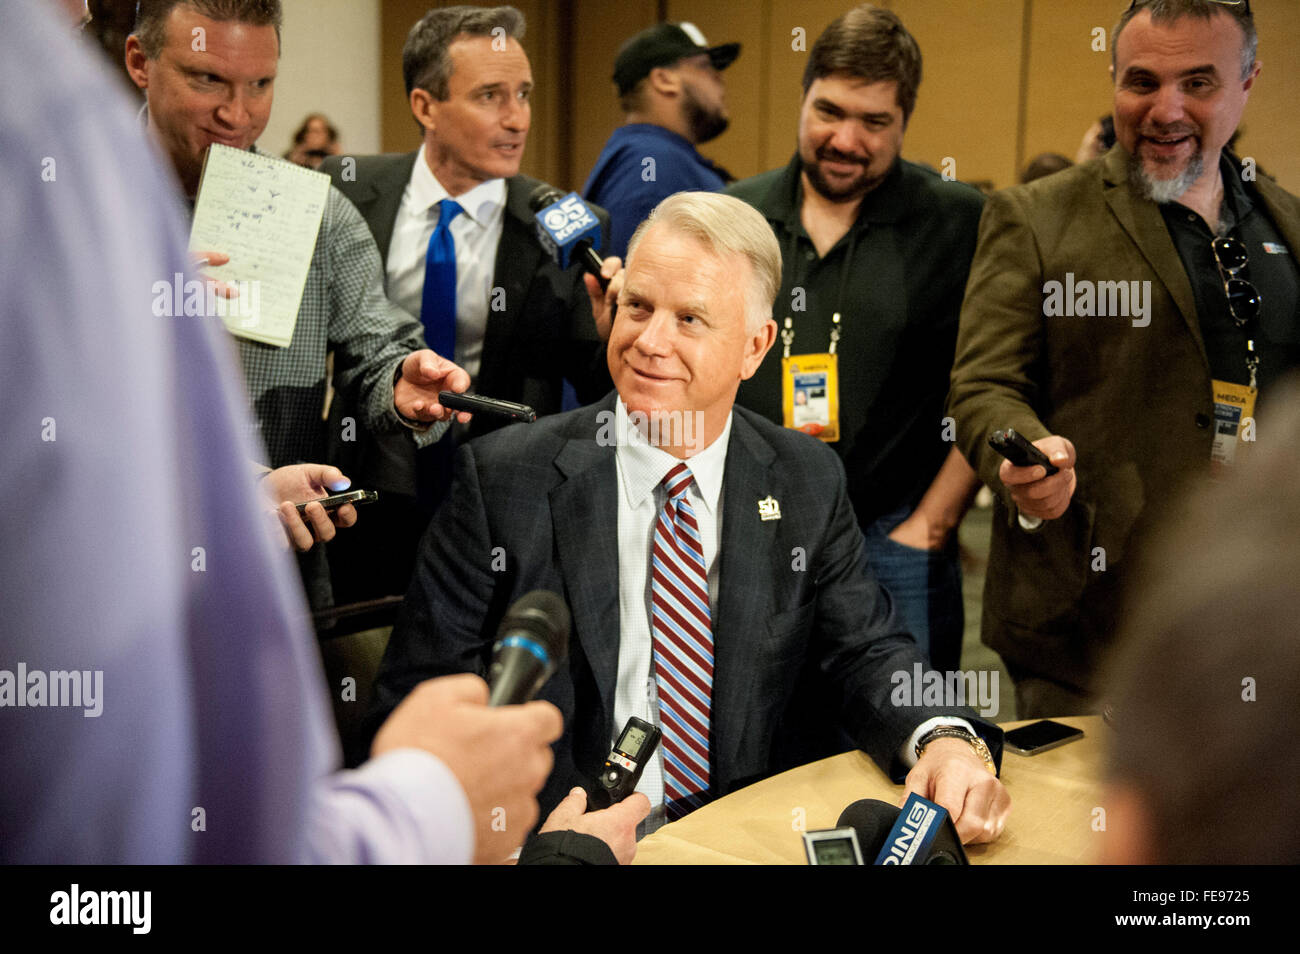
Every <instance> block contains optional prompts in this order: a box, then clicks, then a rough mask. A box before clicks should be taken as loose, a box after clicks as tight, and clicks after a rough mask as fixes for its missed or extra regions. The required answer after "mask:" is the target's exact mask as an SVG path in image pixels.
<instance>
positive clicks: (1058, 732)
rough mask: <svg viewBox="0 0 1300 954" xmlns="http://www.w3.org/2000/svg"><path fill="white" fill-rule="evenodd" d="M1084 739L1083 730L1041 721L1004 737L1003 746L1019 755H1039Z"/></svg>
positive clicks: (1011, 731)
mask: <svg viewBox="0 0 1300 954" xmlns="http://www.w3.org/2000/svg"><path fill="white" fill-rule="evenodd" d="M1082 738H1083V730H1082V729H1076V728H1074V727H1073V726H1068V725H1065V724H1064V723H1062V722H1053V721H1052V720H1051V719H1040V720H1039V721H1038V722H1031V723H1029V725H1022V726H1021V727H1020V728H1018V729H1012V730H1010V731H1009V732H1007V734H1006V735H1005V736H1003V739H1002V744H1003V745H1005V746H1006V747H1007V748H1008V749H1010V750H1011V751H1012V752H1015V753H1016V754H1017V755H1037V754H1038V753H1039V752H1046V751H1047V750H1048V749H1054V748H1056V747H1057V746H1058V745H1065V743H1067V742H1073V741H1074V740H1075V739H1082Z"/></svg>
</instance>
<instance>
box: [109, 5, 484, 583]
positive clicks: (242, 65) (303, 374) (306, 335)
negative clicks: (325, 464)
mask: <svg viewBox="0 0 1300 954" xmlns="http://www.w3.org/2000/svg"><path fill="white" fill-rule="evenodd" d="M225 6H226V8H227V9H223V8H218V7H214V6H212V5H210V4H207V3H205V2H204V0H190V2H185V3H182V2H180V0H153V2H150V3H143V4H141V5H140V8H139V11H138V13H137V22H136V28H135V32H134V33H133V34H132V36H131V37H130V38H129V40H128V41H127V46H126V64H127V70H128V72H129V73H130V74H131V76H132V78H133V79H134V80H135V82H136V84H137V85H138V86H139V87H140V88H141V89H142V90H144V93H145V97H146V101H147V112H148V123H149V128H150V130H151V132H152V133H153V134H154V135H155V137H156V138H157V140H158V142H159V144H160V145H161V146H162V148H163V150H164V152H165V153H166V154H167V156H168V158H170V159H171V162H172V165H173V167H174V168H175V170H176V174H177V176H178V177H179V179H180V184H181V186H182V188H183V189H184V192H185V194H186V196H187V197H190V198H191V199H192V198H193V196H194V195H195V194H196V193H197V191H198V185H199V178H200V174H201V172H202V169H203V159H204V156H205V153H206V150H207V148H208V146H209V145H210V144H212V143H214V142H215V143H221V144H223V145H226V146H231V147H233V148H237V149H251V148H252V147H253V144H254V142H256V140H257V138H258V136H259V135H260V134H261V133H262V130H263V129H264V128H265V127H266V124H267V121H268V120H269V119H270V114H271V103H272V89H273V84H274V80H275V73H276V67H277V62H278V59H279V52H280V49H279V48H280V44H279V34H280V15H279V5H278V4H265V3H254V2H249V3H247V4H245V5H244V8H243V9H241V10H238V11H236V12H235V13H234V14H233V16H232V15H231V14H230V13H229V10H228V7H229V5H228V4H227V5H225ZM209 14H211V15H209ZM219 16H227V17H230V18H229V19H216V18H215V17H219ZM203 254H204V256H205V257H206V258H207V259H208V264H209V266H213V267H215V266H220V265H221V264H223V263H224V262H225V261H226V257H225V256H224V255H222V254H221V253H220V250H219V249H218V250H213V251H212V252H208V253H203ZM213 277H218V274H214V276H213ZM238 348H239V353H240V361H241V364H242V366H243V370H244V377H245V383H246V386H247V389H248V395H249V400H250V403H251V405H252V410H253V412H254V416H255V419H256V421H257V426H258V428H259V430H260V432H261V434H260V436H261V439H262V443H263V444H264V446H265V447H266V452H267V461H266V462H267V463H268V464H269V465H270V466H271V467H272V468H282V467H286V466H288V465H293V464H297V463H300V462H311V461H320V460H322V459H323V458H324V456H325V450H326V434H325V426H324V423H323V420H322V409H323V407H324V402H325V378H326V356H327V355H328V354H329V353H330V352H333V354H334V369H333V380H334V385H335V387H337V388H339V389H340V390H343V389H347V388H349V387H351V386H352V385H354V384H355V383H357V382H359V385H360V387H359V393H360V396H361V400H360V408H361V411H362V419H361V420H359V421H357V422H356V425H357V427H358V428H369V429H370V430H371V431H374V432H377V433H385V432H389V433H391V432H395V431H401V430H402V429H403V428H405V429H407V430H408V431H409V432H410V434H411V437H412V439H413V440H414V442H415V444H416V445H417V446H420V447H423V446H427V445H428V444H431V443H433V442H435V441H436V440H438V439H439V438H440V437H441V436H442V434H443V433H444V432H445V430H446V428H447V424H446V423H445V422H446V421H447V420H448V419H450V417H451V412H449V411H447V410H446V409H444V408H443V407H442V406H441V405H440V404H438V392H439V391H440V390H453V391H463V390H465V389H466V388H467V387H468V386H469V376H468V375H466V374H465V372H464V371H463V370H462V369H460V368H459V367H457V366H456V365H455V364H454V363H452V362H451V361H449V360H447V359H445V358H442V357H440V356H438V355H437V354H435V353H434V352H433V351H430V350H428V349H427V348H426V347H425V343H424V338H423V335H422V333H421V327H420V324H419V322H418V321H416V320H415V319H414V318H412V317H411V316H410V315H409V314H407V313H406V312H405V311H402V310H401V309H400V308H398V307H397V306H395V305H393V304H392V303H391V302H389V300H388V298H387V297H386V296H385V294H384V287H383V272H382V267H381V265H380V258H379V252H378V250H377V248H376V247H375V243H374V239H373V238H372V237H371V234H370V230H369V229H368V228H367V226H366V224H365V222H364V221H363V220H362V218H361V216H360V215H359V214H358V213H357V211H356V209H355V208H354V207H353V206H352V204H351V203H349V202H348V201H347V200H346V199H345V198H344V197H343V196H342V194H341V193H340V192H339V191H338V190H337V189H335V188H333V187H331V188H330V191H329V198H328V201H327V203H326V208H325V212H324V216H323V218H322V220H321V225H320V231H319V233H318V235H317V239H316V248H315V251H314V254H313V256H312V261H311V268H310V271H309V272H308V275H307V282H306V287H305V289H304V291H303V297H302V303H301V305H300V307H299V311H298V318H297V323H296V325H295V327H294V331H293V337H292V340H291V341H290V343H289V345H288V347H276V346H274V345H268V344H262V343H260V342H255V341H249V340H245V339H240V340H239V341H238ZM461 417H462V419H467V418H468V416H467V415H462V416H461ZM320 489H321V490H324V489H326V488H320ZM317 495H319V494H316V493H313V494H309V496H317ZM315 509H319V508H315ZM281 510H282V512H283V511H285V510H289V511H291V510H292V508H285V507H282V508H281ZM290 517H292V514H290ZM335 519H336V521H337V522H339V523H340V524H342V525H346V524H348V523H351V522H352V520H353V519H355V514H354V513H352V512H351V508H350V507H349V508H343V509H341V510H340V511H339V512H338V513H337V514H336V516H335ZM289 529H291V530H292V529H295V528H289ZM318 535H319V534H318ZM292 536H293V535H292V533H291V538H292ZM308 576H309V578H311V577H315V576H317V573H315V572H313V573H310V574H308ZM312 596H313V600H312V601H313V603H314V604H317V605H319V604H320V603H321V602H324V601H326V600H327V597H326V596H325V595H324V594H322V593H317V594H312Z"/></svg>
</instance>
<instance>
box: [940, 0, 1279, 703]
mask: <svg viewBox="0 0 1300 954" xmlns="http://www.w3.org/2000/svg"><path fill="white" fill-rule="evenodd" d="M1256 42H1257V37H1256V32H1255V25H1254V21H1253V19H1252V16H1251V11H1250V4H1249V3H1247V2H1244V0H1242V2H1237V3H1221V2H1214V0H1140V2H1134V3H1132V4H1131V5H1130V7H1129V8H1128V10H1126V11H1125V12H1124V14H1123V15H1122V17H1121V19H1120V21H1119V24H1118V26H1116V28H1115V34H1114V36H1113V38H1112V41H1111V51H1112V54H1113V56H1114V64H1113V70H1114V79H1115V108H1114V114H1115V132H1116V137H1117V143H1116V145H1115V146H1114V147H1113V148H1112V149H1111V151H1110V152H1108V153H1107V154H1106V155H1105V156H1103V157H1102V158H1100V159H1097V160H1094V161H1092V162H1086V163H1083V164H1082V165H1080V166H1076V167H1075V168H1073V169H1067V170H1065V171H1064V172H1060V173H1058V174H1056V175H1054V176H1050V177H1048V178H1046V179H1040V180H1038V181H1037V182H1032V183H1029V184H1027V185H1024V186H1017V187H1015V188H1012V189H1008V190H1006V191H1005V192H1002V193H999V194H997V195H996V196H994V197H993V198H991V199H990V200H989V203H988V207H987V209H986V210H985V213H984V217H983V221H982V223H981V226H980V244H979V250H978V253H977V254H976V257H975V261H974V263H973V264H972V266H971V274H970V283H969V286H968V289H967V294H966V300H965V303H964V305H963V307H962V315H961V331H960V335H959V338H958V349H957V360H956V364H955V366H954V368H953V378H952V398H951V411H952V414H953V416H954V417H955V418H956V420H957V440H958V443H959V444H960V445H961V447H962V450H963V451H964V452H965V453H966V454H967V455H968V456H969V457H970V459H971V461H972V462H973V463H975V464H976V466H977V467H978V468H979V472H980V474H981V475H982V476H983V477H984V478H985V480H986V481H987V482H988V484H989V486H990V487H991V488H993V489H994V490H995V491H996V492H997V504H996V509H995V513H994V521H993V539H992V544H991V549H990V553H989V571H988V576H987V578H986V582H985V592H984V619H983V626H982V637H983V640H984V642H985V643H987V644H988V645H989V646H991V647H992V648H993V649H995V650H997V651H998V653H1000V654H1001V656H1002V658H1003V660H1004V661H1005V662H1006V664H1007V669H1008V671H1009V672H1010V673H1011V676H1012V678H1013V679H1014V680H1015V682H1016V704H1017V714H1018V715H1019V716H1020V717H1021V718H1026V717H1032V716H1040V715H1070V714H1078V713H1082V712H1087V711H1090V710H1092V709H1094V708H1095V707H1096V705H1097V697H1098V696H1099V695H1101V694H1102V693H1104V692H1106V691H1108V690H1109V689H1110V687H1108V686H1103V685H1099V684H1097V681H1096V673H1097V671H1098V667H1099V664H1100V663H1101V661H1102V658H1103V656H1104V653H1105V651H1106V650H1107V649H1108V647H1109V646H1110V644H1111V642H1112V639H1113V634H1114V632H1115V630H1116V628H1117V625H1118V623H1119V621H1120V615H1121V610H1122V607H1123V605H1124V599H1125V598H1130V599H1140V598H1142V597H1144V596H1145V595H1146V594H1145V591H1144V590H1143V589H1142V581H1141V580H1140V579H1138V580H1137V583H1136V585H1135V584H1134V583H1133V582H1132V581H1131V578H1132V577H1133V576H1134V573H1133V567H1134V566H1135V565H1136V558H1137V557H1139V556H1140V554H1141V552H1142V550H1143V548H1144V547H1145V545H1146V541H1147V540H1148V539H1149V538H1150V534H1151V531H1152V529H1153V528H1154V527H1156V526H1158V525H1159V524H1160V523H1162V522H1164V521H1165V520H1167V519H1168V517H1169V516H1170V514H1169V512H1168V511H1169V508H1170V507H1171V504H1174V503H1175V502H1176V501H1178V500H1180V491H1181V490H1182V489H1183V485H1185V484H1187V483H1189V482H1192V481H1195V480H1198V479H1201V478H1203V477H1204V476H1206V475H1208V474H1211V473H1213V472H1214V471H1215V470H1217V469H1222V468H1225V467H1227V468H1231V467H1233V466H1235V464H1236V463H1237V462H1239V461H1240V460H1241V458H1242V457H1243V456H1245V455H1248V454H1249V453H1250V452H1251V448H1252V444H1253V442H1254V441H1255V440H1259V441H1261V442H1262V441H1267V440H1271V439H1273V440H1275V439H1278V438H1277V436H1276V435H1277V431H1276V430H1275V429H1274V428H1273V427H1272V426H1271V425H1270V423H1269V421H1270V418H1269V416H1268V415H1269V409H1268V401H1269V400H1270V395H1271V393H1272V392H1273V391H1274V390H1275V388H1274V385H1275V383H1276V381H1277V379H1278V378H1279V377H1280V376H1281V375H1283V374H1284V373H1285V372H1286V371H1288V370H1289V369H1293V368H1296V367H1297V366H1298V365H1300V312H1298V311H1297V304H1298V303H1300V295H1298V294H1297V288H1298V285H1300V282H1298V280H1297V269H1296V250H1297V249H1298V248H1300V201H1298V200H1297V199H1296V197H1295V196H1293V195H1290V194H1288V193H1287V192H1284V191H1283V190H1282V189H1281V188H1280V187H1279V186H1277V185H1276V184H1275V183H1273V182H1271V181H1269V180H1267V179H1266V178H1264V177H1262V176H1259V177H1257V176H1256V175H1255V169H1254V165H1253V163H1251V162H1249V161H1247V162H1238V161H1237V160H1235V159H1233V158H1232V157H1231V156H1229V155H1227V154H1226V152H1225V151H1224V147H1225V144H1226V143H1227V141H1228V139H1229V137H1230V136H1231V135H1232V133H1233V131H1234V130H1235V129H1236V128H1237V126H1238V124H1239V123H1240V121H1241V117H1242V115H1243V113H1244V111H1245V108H1246V102H1247V100H1248V98H1249V95H1250V92H1251V89H1252V88H1253V86H1254V84H1255V82H1256V79H1257V77H1258V75H1259V64H1258V63H1257V62H1256V59H1255V51H1256ZM1256 404H1260V405H1261V406H1262V407H1263V411H1262V416H1259V418H1258V423H1257V420H1256V418H1257V415H1258V414H1260V412H1257V411H1256V409H1255V405H1256ZM1006 427H1013V428H1015V429H1016V430H1017V431H1019V432H1021V433H1022V434H1024V436H1025V437H1027V438H1028V439H1029V440H1031V441H1033V442H1034V444H1035V445H1036V446H1037V447H1038V448H1039V449H1040V450H1042V451H1043V452H1044V453H1045V454H1047V455H1048V457H1049V459H1050V460H1051V461H1052V463H1053V464H1054V465H1056V466H1057V467H1058V468H1059V469H1058V471H1057V472H1056V473H1054V474H1052V475H1046V474H1045V473H1044V471H1043V469H1042V468H1041V467H1037V466H1033V467H1013V466H1011V464H1010V463H1009V462H1003V461H1001V459H1000V458H998V457H997V456H996V455H995V454H994V453H993V452H992V451H991V450H990V449H989V448H988V446H987V444H986V440H987V438H988V435H989V433H990V432H991V431H992V430H994V429H996V428H1006ZM1217 545H1218V544H1217V543H1216V541H1213V540H1206V541H1205V546H1207V547H1210V548H1214V547H1216V546H1217ZM1222 558H1223V559H1224V560H1225V561H1228V560H1231V559H1232V557H1231V555H1230V554H1229V552H1228V551H1227V550H1224V552H1223V554H1222ZM1232 635H1233V634H1230V633H1225V634H1224V638H1231V637H1232ZM1172 662H1174V661H1171V663H1172ZM1236 678H1238V679H1239V678H1240V677H1236Z"/></svg>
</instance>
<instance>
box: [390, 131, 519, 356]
mask: <svg viewBox="0 0 1300 954" xmlns="http://www.w3.org/2000/svg"><path fill="white" fill-rule="evenodd" d="M450 197H451V194H450V193H449V192H448V191H447V190H446V189H445V188H443V185H442V183H441V182H439V181H438V179H437V177H435V176H434V174H433V170H432V169H430V168H429V163H428V160H427V158H426V155H425V151H424V146H420V152H419V155H417V156H416V157H415V167H414V168H413V169H411V178H410V180H409V181H408V182H407V183H406V188H405V189H404V190H403V192H402V204H401V206H400V207H399V208H398V210H397V219H396V221H395V222H394V223H393V237H392V239H390V240H389V243H388V264H387V268H386V272H387V276H386V277H387V284H388V287H387V291H388V297H389V298H390V299H391V300H392V301H393V302H395V303H396V304H397V305H399V306H400V307H402V308H405V309H406V310H407V311H409V312H410V313H411V314H413V315H415V316H417V317H419V316H420V306H421V304H422V300H423V295H424V259H425V254H426V253H427V251H428V248H429V237H430V236H432V235H433V230H434V228H436V227H437V225H438V215H439V211H438V203H439V202H441V201H442V200H443V199H446V198H450ZM455 199H456V202H457V203H459V204H460V206H461V208H463V209H464V210H465V211H464V212H462V213H460V215H458V216H456V218H454V219H452V221H451V237H452V241H453V242H455V244H456V354H455V355H444V356H443V357H447V358H451V359H452V360H453V361H455V362H456V363H457V364H458V365H460V366H461V367H462V368H464V369H465V370H466V371H467V372H468V373H469V376H470V380H471V381H473V380H476V379H477V378H478V371H479V366H480V365H481V364H482V361H483V335H484V332H485V331H486V330H487V319H488V307H489V304H490V300H491V296H492V277H493V272H494V270H495V268H496V260H497V246H499V245H500V244H501V230H502V226H503V224H504V222H505V211H506V180H505V179H489V180H488V181H487V182H483V183H480V184H479V185H476V186H475V187H474V188H472V189H470V190H469V191H468V192H466V193H464V194H462V195H458V196H455Z"/></svg>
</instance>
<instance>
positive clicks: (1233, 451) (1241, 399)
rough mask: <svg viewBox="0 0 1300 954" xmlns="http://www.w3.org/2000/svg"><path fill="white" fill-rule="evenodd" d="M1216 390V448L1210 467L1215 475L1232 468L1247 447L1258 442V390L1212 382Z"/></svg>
mask: <svg viewBox="0 0 1300 954" xmlns="http://www.w3.org/2000/svg"><path fill="white" fill-rule="evenodd" d="M1211 384H1212V386H1213V388H1214V446H1213V447H1212V448H1211V450H1210V467H1211V469H1212V470H1213V471H1214V472H1216V473H1217V472H1220V471H1221V470H1222V469H1223V468H1225V467H1228V466H1231V465H1232V463H1233V462H1234V461H1236V460H1237V459H1238V456H1237V455H1238V454H1239V453H1240V452H1242V451H1244V450H1245V445H1247V444H1252V443H1254V441H1255V397H1256V395H1258V394H1259V391H1258V390H1257V389H1256V388H1250V387H1247V386H1246V385H1244V384H1230V383H1229V382H1227V381H1213V382H1211Z"/></svg>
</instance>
